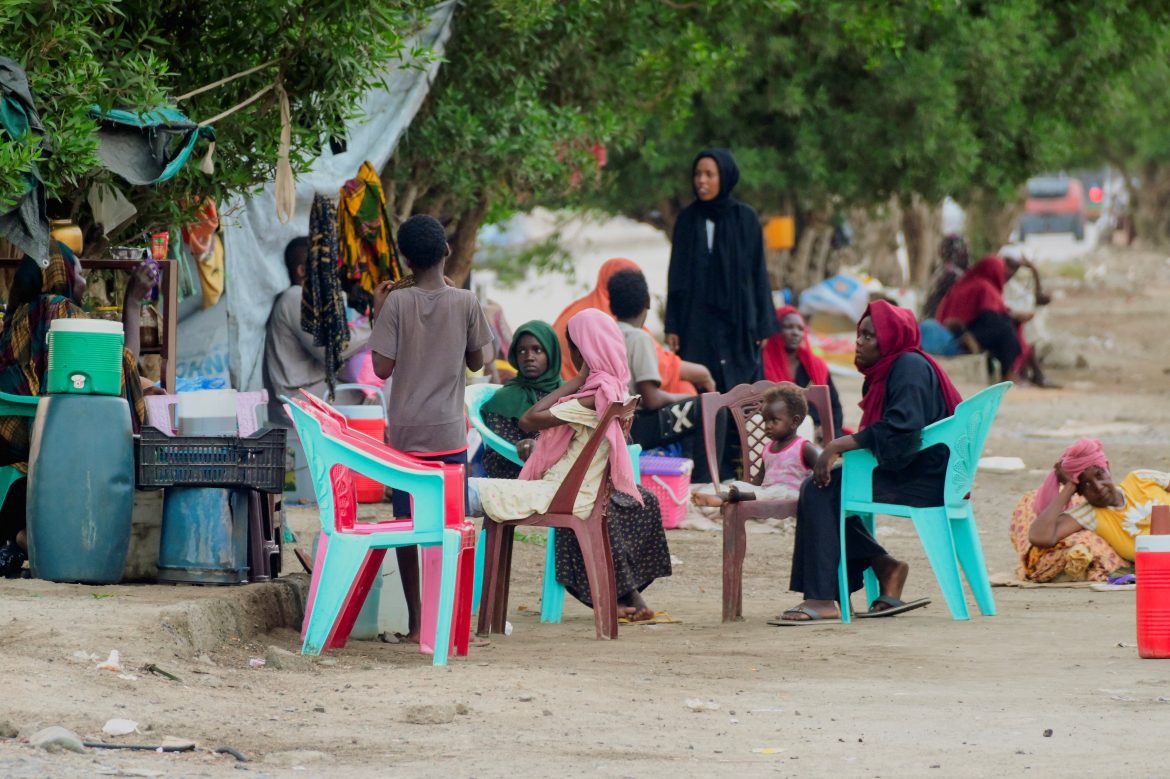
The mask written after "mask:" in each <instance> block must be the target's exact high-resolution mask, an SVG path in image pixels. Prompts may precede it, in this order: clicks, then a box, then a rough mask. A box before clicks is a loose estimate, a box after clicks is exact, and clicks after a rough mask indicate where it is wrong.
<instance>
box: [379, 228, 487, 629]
mask: <svg viewBox="0 0 1170 779" xmlns="http://www.w3.org/2000/svg"><path fill="white" fill-rule="evenodd" d="M398 248H399V250H400V251H401V253H402V255H403V257H404V258H405V260H406V264H407V266H408V267H409V268H410V270H411V272H412V273H413V275H414V278H415V285H414V286H413V287H405V288H402V289H398V290H396V291H395V292H394V294H390V284H389V282H387V283H384V284H382V285H381V286H380V287H379V288H378V290H377V291H376V292H375V295H374V311H373V315H374V316H373V318H374V321H375V324H374V328H373V332H371V334H370V340H369V346H370V350H371V352H373V362H374V372H375V373H376V374H378V376H379V377H380V378H383V379H389V378H391V376H393V378H394V381H393V382H392V383H391V386H390V397H389V400H388V402H387V411H388V416H389V420H390V421H389V425H388V426H387V428H386V443H387V444H389V445H390V446H392V447H394V448H395V449H398V450H400V451H403V452H409V453H410V454H413V455H415V456H416V457H419V458H421V459H426V460H436V461H439V462H445V463H458V464H460V465H466V464H467V424H466V421H465V418H464V414H463V391H464V388H465V387H466V382H465V381H464V368H468V369H470V370H473V371H477V370H479V369H480V368H482V367H483V364H484V358H483V349H484V347H485V346H487V345H488V344H489V343H491V340H492V336H491V330H490V329H489V328H488V323H487V319H486V318H485V317H484V315H483V311H482V310H481V309H480V306H479V300H477V299H476V297H475V295H474V294H473V293H472V292H470V291H468V290H463V289H456V288H454V287H450V286H447V284H446V282H445V280H444V278H443V265H444V261H445V260H446V259H447V257H448V256H450V254H451V247H450V246H448V245H447V236H446V234H445V233H444V231H443V226H442V225H441V224H439V221H438V220H437V219H435V218H434V217H431V216H425V215H421V214H420V215H417V216H412V217H411V218H410V219H407V220H406V221H405V222H403V223H402V226H401V227H400V228H398ZM464 496H465V497H464V504H465V505H466V483H465V484H464ZM392 501H393V505H394V516H395V517H409V516H411V505H410V495H409V494H408V493H405V492H401V491H398V490H395V492H394V495H393V496H392ZM398 570H399V572H400V573H401V575H402V589H403V592H404V593H405V595H406V603H407V609H408V611H409V614H410V630H409V635H408V636H407V637H408V639H410V640H414V641H417V640H418V636H419V624H420V618H419V608H420V597H419V576H418V553H417V551H416V549H415V547H400V548H399V549H398Z"/></svg>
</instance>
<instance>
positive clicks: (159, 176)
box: [89, 106, 215, 185]
mask: <svg viewBox="0 0 1170 779" xmlns="http://www.w3.org/2000/svg"><path fill="white" fill-rule="evenodd" d="M89 114H90V116H92V117H93V118H95V119H97V120H98V131H97V136H98V159H100V160H101V161H102V166H103V167H104V168H106V169H107V170H111V171H113V172H114V173H117V174H118V175H119V176H121V177H122V178H124V179H125V180H126V181H128V182H130V183H131V184H138V185H146V184H161V183H163V182H164V181H168V180H170V179H171V178H173V177H174V176H175V174H176V173H178V172H179V171H180V170H182V169H183V166H184V165H186V164H187V160H188V158H190V156H191V152H192V151H194V149H195V144H196V142H198V140H199V139H200V138H205V139H207V140H209V141H214V140H215V130H213V129H212V128H211V127H204V126H201V125H197V124H195V122H192V121H191V120H190V119H188V118H187V117H186V116H185V115H184V114H182V113H180V112H179V111H176V110H175V109H173V108H156V109H155V110H153V111H143V112H141V113H138V112H135V111H124V110H122V109H120V108H114V109H111V110H109V111H102V109H101V108H100V107H99V106H94V107H93V108H91V109H90V110H89Z"/></svg>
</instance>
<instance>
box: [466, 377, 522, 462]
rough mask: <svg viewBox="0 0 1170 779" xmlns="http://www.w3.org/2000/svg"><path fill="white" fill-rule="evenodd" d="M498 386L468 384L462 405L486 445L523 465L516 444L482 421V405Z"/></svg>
mask: <svg viewBox="0 0 1170 779" xmlns="http://www.w3.org/2000/svg"><path fill="white" fill-rule="evenodd" d="M500 386H501V385H499V384H470V385H468V386H467V389H466V390H464V393H463V405H464V407H465V408H466V409H467V418H468V419H469V420H470V421H471V426H472V427H474V428H475V429H476V431H477V432H478V433H479V436H480V438H482V439H483V442H484V444H485V445H486V446H488V447H490V448H491V450H492V451H494V452H496V453H497V454H499V455H502V456H503V457H506V458H508V459H509V460H511V461H512V462H514V463H516V464H517V465H524V461H523V460H521V459H520V455H519V453H518V452H517V451H516V445H515V444H513V443H511V442H510V441H508V439H506V438H504V437H503V436H501V435H499V434H497V433H495V432H494V431H492V430H491V428H489V427H488V426H487V423H486V422H484V421H483V406H484V404H485V403H487V402H488V401H489V400H491V399H492V396H493V395H495V394H496V393H497V392H498V391H499V389H500Z"/></svg>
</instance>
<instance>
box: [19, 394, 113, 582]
mask: <svg viewBox="0 0 1170 779" xmlns="http://www.w3.org/2000/svg"><path fill="white" fill-rule="evenodd" d="M133 513H134V443H133V435H132V433H131V427H130V406H129V404H128V403H127V402H126V399H125V398H121V397H113V396H103V395H50V396H48V397H44V398H41V400H40V403H39V405H38V406H37V415H36V418H35V420H34V421H33V429H32V441H31V448H30V452H29V473H28V546H29V561H30V563H31V568H32V575H33V576H34V577H35V578H38V579H48V580H50V581H55V582H84V583H87V584H113V583H116V582H118V581H119V580H121V578H122V570H123V568H124V567H125V565H126V554H127V552H128V551H129V549H130V523H131V519H132V515H133Z"/></svg>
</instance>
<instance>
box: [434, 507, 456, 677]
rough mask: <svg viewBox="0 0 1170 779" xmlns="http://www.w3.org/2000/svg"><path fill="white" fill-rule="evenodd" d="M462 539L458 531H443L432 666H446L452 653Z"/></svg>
mask: <svg viewBox="0 0 1170 779" xmlns="http://www.w3.org/2000/svg"><path fill="white" fill-rule="evenodd" d="M462 540H463V539H462V538H461V536H460V534H459V531H458V530H451V529H447V530H444V531H443V548H442V570H441V573H440V577H441V579H440V584H439V603H438V614H437V615H436V619H435V653H434V655H433V658H432V661H431V663H432V665H446V664H447V656H448V654H449V653H450V651H451V632H452V622H453V621H454V615H455V584H456V582H455V579H456V576H457V575H458V567H459V546H460V544H461V542H462Z"/></svg>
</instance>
